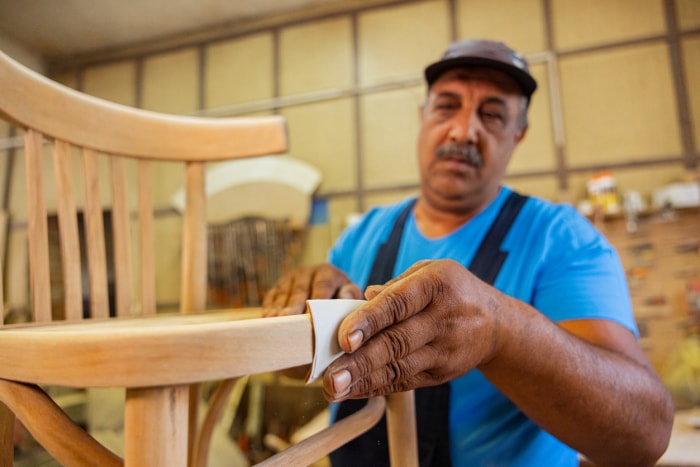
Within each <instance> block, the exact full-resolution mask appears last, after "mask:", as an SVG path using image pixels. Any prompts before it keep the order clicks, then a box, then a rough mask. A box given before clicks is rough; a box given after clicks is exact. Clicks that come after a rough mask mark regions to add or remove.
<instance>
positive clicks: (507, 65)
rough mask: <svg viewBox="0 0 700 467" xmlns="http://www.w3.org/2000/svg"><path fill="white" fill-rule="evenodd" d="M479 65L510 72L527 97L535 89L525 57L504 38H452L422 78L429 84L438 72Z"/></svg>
mask: <svg viewBox="0 0 700 467" xmlns="http://www.w3.org/2000/svg"><path fill="white" fill-rule="evenodd" d="M470 66H480V67H487V68H494V69H496V70H500V71H502V72H504V73H506V74H507V75H509V76H511V77H512V78H513V79H514V80H515V82H516V83H518V85H519V86H520V88H521V89H522V91H523V95H525V96H526V97H527V98H528V99H529V98H530V96H531V95H532V93H533V92H535V89H537V81H535V78H533V77H532V75H531V74H530V68H529V67H528V65H527V62H526V61H525V57H523V56H522V54H520V53H519V52H516V51H515V50H513V49H511V48H510V47H508V46H507V45H505V44H504V43H503V42H496V41H490V40H485V39H469V40H465V41H460V42H453V43H452V44H450V46H449V47H448V48H447V50H446V51H445V53H444V54H443V55H442V58H441V59H440V60H439V61H437V62H435V63H433V64H431V65H428V67H427V68H426V69H425V80H426V81H427V82H428V87H430V86H432V85H433V83H434V82H435V80H437V79H438V78H439V77H440V75H441V74H443V73H444V72H446V71H447V70H451V69H453V68H461V67H470Z"/></svg>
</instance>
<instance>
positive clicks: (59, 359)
mask: <svg viewBox="0 0 700 467" xmlns="http://www.w3.org/2000/svg"><path fill="white" fill-rule="evenodd" d="M0 336H2V339H0V355H13V356H14V357H13V358H12V359H11V360H8V361H7V362H6V364H4V365H2V367H1V368H0V378H2V379H7V380H13V381H19V382H31V383H35V384H45V385H56V386H68V387H131V388H135V387H151V386H164V385H176V384H189V383H195V382H202V381H213V380H219V379H227V378H233V377H238V376H242V375H246V374H254V373H262V372H267V371H275V370H279V369H282V368H288V367H292V366H298V365H303V364H307V363H310V362H311V360H312V327H311V322H310V319H309V316H308V315H297V316H283V317H277V318H265V319H263V318H260V310H259V309H244V310H240V309H239V310H235V309H234V310H224V311H215V312H207V313H201V314H187V315H181V314H172V315H170V314H168V315H156V316H149V317H143V318H138V317H137V318H124V319H110V320H85V321H79V322H72V323H71V322H66V323H59V324H57V323H56V322H53V323H50V324H43V325H42V324H29V325H26V324H25V325H10V326H5V327H3V328H0ZM260 355H266V356H267V358H265V359H259V358H256V359H251V358H250V357H251V356H257V357H259V356H260ZM263 361H264V363H263V364H261V362H263ZM173 362H177V371H173V368H172V365H173Z"/></svg>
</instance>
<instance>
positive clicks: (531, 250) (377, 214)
mask: <svg viewBox="0 0 700 467" xmlns="http://www.w3.org/2000/svg"><path fill="white" fill-rule="evenodd" d="M511 191H512V190H511V189H510V188H508V187H502V189H501V190H500V193H499V195H498V197H497V198H496V199H495V200H494V201H493V202H492V203H491V204H490V205H489V206H488V207H486V209H484V210H483V211H482V212H480V213H479V214H478V215H476V216H475V217H474V218H472V219H471V220H469V221H468V222H467V223H466V224H465V225H463V226H462V227H460V228H459V229H457V230H456V231H454V232H452V233H450V234H449V235H446V236H444V237H440V238H437V239H429V238H426V237H425V236H423V234H422V233H421V232H420V231H419V230H418V228H417V226H416V221H415V217H414V216H413V213H411V215H410V216H409V217H408V219H407V221H406V226H405V228H404V232H403V237H402V240H401V246H400V249H399V252H398V257H397V259H396V265H395V268H394V276H397V275H399V274H401V273H402V272H403V271H405V270H406V269H408V268H409V267H410V266H411V265H413V264H414V263H415V262H417V261H419V260H425V259H445V258H449V259H453V260H455V261H458V262H459V263H461V264H463V265H465V266H468V265H469V264H470V263H471V261H472V257H473V256H474V254H475V253H476V250H477V249H478V247H479V245H480V244H481V241H482V240H483V238H484V236H485V235H486V232H487V231H488V230H489V228H490V227H491V224H492V223H493V221H494V220H495V218H496V216H497V215H498V212H499V211H500V209H501V206H502V205H503V203H504V202H505V200H506V198H507V197H508V195H509V194H510V193H511ZM410 201H411V200H410V199H407V200H404V201H401V202H400V203H397V204H394V205H391V206H386V207H378V208H373V209H371V210H370V211H369V212H367V214H366V215H364V216H363V218H362V219H361V220H360V221H359V222H358V223H356V224H354V225H353V226H351V227H350V228H348V229H347V230H346V231H345V232H343V234H342V235H341V236H340V238H339V239H338V241H337V242H336V244H335V245H334V246H333V247H332V248H331V250H330V252H329V261H330V262H331V263H332V264H334V265H335V266H337V267H339V268H340V269H342V270H343V271H344V272H345V273H346V274H347V275H348V276H349V277H350V279H351V280H352V281H353V282H354V283H356V284H358V285H360V286H363V285H365V283H366V281H367V278H368V277H369V272H370V269H371V268H372V263H373V261H374V257H375V255H376V252H377V248H378V246H379V245H380V244H381V243H383V242H385V241H386V239H387V238H388V236H389V232H390V231H391V229H392V227H393V224H394V219H396V217H397V216H398V214H399V212H400V211H401V210H402V209H403V208H404V207H405V206H406V204H407V203H409V202H410ZM501 250H504V251H507V252H508V257H507V259H506V261H505V263H504V264H503V267H502V269H501V271H500V273H499V275H498V277H497V279H496V282H495V284H494V286H495V287H496V288H498V289H499V290H500V291H502V292H503V293H506V294H508V295H510V296H513V297H515V298H517V299H519V300H522V301H524V302H526V303H529V304H530V305H532V306H533V307H534V308H536V309H537V310H539V311H540V312H542V313H543V314H544V315H546V316H547V317H549V318H550V319H551V320H552V321H555V322H558V321H564V320H572V319H582V318H594V319H606V320H612V321H615V322H617V323H619V324H621V325H622V326H624V327H626V328H628V329H630V330H631V331H632V332H634V333H635V334H637V329H636V325H635V322H634V316H633V314H632V305H631V302H630V298H629V293H628V289H627V282H626V279H625V274H624V271H623V269H622V265H621V263H620V260H619V258H618V255H617V252H616V251H615V249H614V248H613V247H612V246H611V245H610V243H609V242H608V241H607V240H606V239H605V237H603V235H602V234H600V232H598V231H597V230H596V229H595V228H594V227H593V225H592V224H591V223H590V222H589V221H588V220H587V219H586V218H584V217H583V216H581V215H580V214H579V213H578V212H577V211H576V210H575V209H574V208H573V207H572V206H570V205H563V204H553V203H551V202H548V201H545V200H543V199H539V198H535V197H531V198H530V199H528V201H527V202H526V204H525V205H524V206H523V208H522V210H521V211H520V214H519V215H518V217H517V219H516V220H515V222H514V223H513V225H512V226H511V229H510V231H509V232H508V234H507V235H506V237H505V238H504V240H503V243H502V245H501ZM450 385H451V388H450V389H451V391H450V394H451V395H450V448H451V455H452V464H453V465H454V466H455V467H458V466H482V465H489V466H492V465H493V466H508V467H512V466H542V465H547V466H555V465H556V466H569V465H570V466H577V465H578V455H577V453H576V452H575V451H574V450H572V449H571V448H569V447H567V446H566V445H564V444H563V443H561V442H560V441H558V440H556V439H555V438H554V437H552V436H551V435H549V434H548V433H547V432H545V431H543V430H541V429H540V428H539V427H538V426H537V425H535V424H534V423H533V422H531V421H530V420H529V419H528V418H527V417H526V416H525V415H524V414H523V413H522V412H521V411H520V410H519V409H518V408H517V407H516V406H515V405H514V404H513V403H512V402H510V400H509V399H507V398H506V397H505V396H503V394H501V393H500V392H499V391H498V390H497V389H496V388H495V387H494V386H493V385H492V384H491V383H490V382H489V381H488V380H487V379H486V378H485V377H484V376H483V375H482V374H481V373H480V372H479V371H478V370H472V371H470V372H469V373H467V374H466V375H464V376H462V377H459V378H457V379H455V380H452V381H451V382H450Z"/></svg>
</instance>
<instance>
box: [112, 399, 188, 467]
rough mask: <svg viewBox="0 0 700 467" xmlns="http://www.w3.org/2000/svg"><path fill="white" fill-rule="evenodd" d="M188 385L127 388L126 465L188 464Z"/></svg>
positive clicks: (159, 466) (163, 466)
mask: <svg viewBox="0 0 700 467" xmlns="http://www.w3.org/2000/svg"><path fill="white" fill-rule="evenodd" d="M188 401H189V389H188V387H187V386H171V387H152V388H136V389H127V391H126V409H125V418H124V465H125V467H140V466H146V465H147V466H150V467H178V466H179V467H187V419H188V416H187V413H188V409H187V408H188V405H189V404H188Z"/></svg>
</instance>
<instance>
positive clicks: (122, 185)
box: [110, 157, 134, 316]
mask: <svg viewBox="0 0 700 467" xmlns="http://www.w3.org/2000/svg"><path fill="white" fill-rule="evenodd" d="M110 160H111V163H112V242H113V246H114V258H113V264H114V283H115V308H116V310H115V312H116V315H117V316H129V315H130V314H131V311H132V305H133V303H134V300H133V292H132V289H133V275H132V272H131V229H130V226H131V220H130V217H129V207H128V205H127V198H126V193H127V182H126V168H125V167H124V159H123V158H121V157H110Z"/></svg>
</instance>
